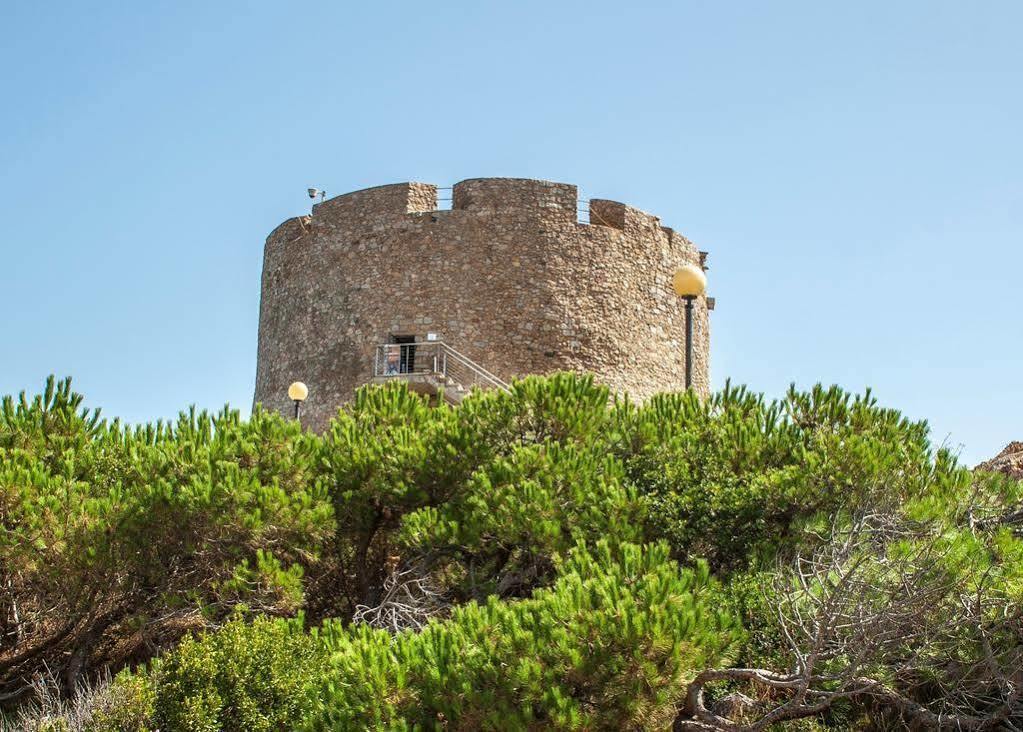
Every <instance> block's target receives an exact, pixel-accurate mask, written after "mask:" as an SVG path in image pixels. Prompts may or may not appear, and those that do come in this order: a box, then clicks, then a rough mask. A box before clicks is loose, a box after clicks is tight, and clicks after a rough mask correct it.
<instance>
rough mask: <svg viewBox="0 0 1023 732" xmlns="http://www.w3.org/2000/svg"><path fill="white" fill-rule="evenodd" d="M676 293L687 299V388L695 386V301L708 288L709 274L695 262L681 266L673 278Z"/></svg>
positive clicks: (672, 284) (672, 283) (673, 287)
mask: <svg viewBox="0 0 1023 732" xmlns="http://www.w3.org/2000/svg"><path fill="white" fill-rule="evenodd" d="M671 286H672V289H674V290H675V294H676V295H678V296H679V297H681V298H682V299H683V300H685V301H686V389H687V390H688V389H691V388H692V386H693V301H694V300H696V298H698V297H699V296H700V295H702V294H703V293H704V291H706V289H707V275H705V274H704V273H703V270H702V269H701V268H700V267H697V266H696V265H695V264H687V265H684V266H683V267H680V268H679V269H678V271H677V272H675V276H674V277H672V278H671Z"/></svg>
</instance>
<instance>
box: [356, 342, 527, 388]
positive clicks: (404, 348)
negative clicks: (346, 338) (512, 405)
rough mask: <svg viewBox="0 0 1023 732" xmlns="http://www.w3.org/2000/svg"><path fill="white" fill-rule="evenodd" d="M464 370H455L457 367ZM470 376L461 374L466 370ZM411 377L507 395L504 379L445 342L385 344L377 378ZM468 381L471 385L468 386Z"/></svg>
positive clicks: (378, 351)
mask: <svg viewBox="0 0 1023 732" xmlns="http://www.w3.org/2000/svg"><path fill="white" fill-rule="evenodd" d="M456 364H457V365H458V366H461V367H462V369H459V368H454V369H453V368H452V366H453V365H456ZM463 369H464V370H467V371H468V374H464V375H463V374H459V373H458V372H460V371H462V370H463ZM410 374H423V375H435V376H442V377H444V378H445V380H447V379H452V380H454V381H457V382H458V384H459V385H460V386H462V387H470V388H471V387H473V386H485V387H490V388H496V389H501V390H504V391H507V390H508V389H509V386H508V384H507V383H505V382H504V381H503V380H502V379H500V378H498V377H497V376H495V375H494V374H493V373H491V372H490V371H488V370H487V369H485V368H483V367H482V366H480V365H479V364H478V363H476V362H475V361H473V360H472V359H470V358H469V357H468V356H466V355H465V354H463V353H461V352H459V351H457V350H455V349H454V348H452V347H451V346H449V345H447V344H446V343H444V342H443V341H416V342H414V343H381V344H379V345H378V346H377V347H376V350H375V354H374V358H373V375H374V376H375V377H385V378H386V377H399V378H400V377H408V376H409V375H410ZM466 376H467V377H468V381H469V382H470V383H466V382H467V379H466V378H465V377H466Z"/></svg>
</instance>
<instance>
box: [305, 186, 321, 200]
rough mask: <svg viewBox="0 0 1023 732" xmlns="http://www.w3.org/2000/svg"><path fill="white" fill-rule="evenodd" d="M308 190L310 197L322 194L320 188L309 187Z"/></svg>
mask: <svg viewBox="0 0 1023 732" xmlns="http://www.w3.org/2000/svg"><path fill="white" fill-rule="evenodd" d="M308 191H309V198H316V197H317V196H318V195H320V189H319V188H309V189H308Z"/></svg>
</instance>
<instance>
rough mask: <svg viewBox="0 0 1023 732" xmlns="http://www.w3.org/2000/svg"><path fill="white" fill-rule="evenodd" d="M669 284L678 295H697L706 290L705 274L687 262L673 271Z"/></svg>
mask: <svg viewBox="0 0 1023 732" xmlns="http://www.w3.org/2000/svg"><path fill="white" fill-rule="evenodd" d="M671 286H672V288H673V289H674V290H675V294H676V295H678V296H679V297H699V296H700V295H702V294H703V293H704V292H706V291H707V275H705V274H704V273H703V270H702V269H700V268H699V267H697V266H696V265H695V264H687V265H685V266H682V267H679V268H678V270H677V271H676V272H675V276H674V277H672V278H671Z"/></svg>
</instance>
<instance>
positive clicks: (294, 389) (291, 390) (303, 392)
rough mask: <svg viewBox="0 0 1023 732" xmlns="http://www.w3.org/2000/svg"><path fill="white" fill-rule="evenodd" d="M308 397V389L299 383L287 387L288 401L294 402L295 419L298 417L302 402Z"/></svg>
mask: <svg viewBox="0 0 1023 732" xmlns="http://www.w3.org/2000/svg"><path fill="white" fill-rule="evenodd" d="M307 396H309V387H308V386H306V385H305V384H303V383H302V382H301V381H296V382H295V383H293V384H292V385H291V386H289V387H288V399H290V400H291V401H293V402H295V419H296V420H297V419H298V417H299V411H300V409H301V406H302V402H304V401H305V398H306V397H307Z"/></svg>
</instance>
